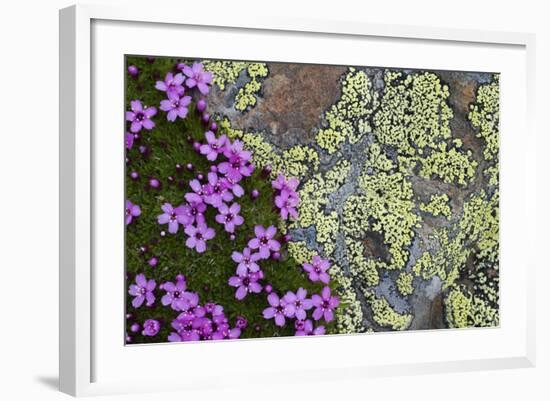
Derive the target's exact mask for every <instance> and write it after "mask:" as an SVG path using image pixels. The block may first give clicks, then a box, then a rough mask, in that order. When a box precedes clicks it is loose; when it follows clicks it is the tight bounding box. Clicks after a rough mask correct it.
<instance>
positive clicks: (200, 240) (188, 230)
mask: <svg viewBox="0 0 550 401" xmlns="http://www.w3.org/2000/svg"><path fill="white" fill-rule="evenodd" d="M185 234H187V235H188V236H189V238H187V241H185V245H186V246H187V247H188V248H190V249H196V251H197V252H198V253H203V252H204V251H206V241H208V240H210V239H212V238H214V236H215V235H216V232H215V231H214V229H213V228H210V227H207V226H206V224H205V223H199V224H198V225H197V226H196V227H195V226H192V225H189V226H187V227H185Z"/></svg>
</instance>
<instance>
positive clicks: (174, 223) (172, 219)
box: [157, 203, 189, 234]
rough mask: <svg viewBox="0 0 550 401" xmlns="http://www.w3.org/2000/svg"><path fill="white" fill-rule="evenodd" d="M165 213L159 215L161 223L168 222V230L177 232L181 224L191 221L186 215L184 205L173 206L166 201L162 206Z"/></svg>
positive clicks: (158, 218) (172, 232) (173, 232)
mask: <svg viewBox="0 0 550 401" xmlns="http://www.w3.org/2000/svg"><path fill="white" fill-rule="evenodd" d="M161 209H162V211H163V212H164V213H163V214H160V215H158V216H157V221H158V223H159V224H168V232H169V233H171V234H175V233H177V232H178V228H179V225H180V224H182V225H185V223H186V222H188V221H189V219H188V217H187V216H186V215H185V211H186V210H185V208H184V206H178V207H176V208H175V207H173V206H172V205H171V204H169V203H165V204H163V205H162V206H161Z"/></svg>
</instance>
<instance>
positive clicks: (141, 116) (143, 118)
mask: <svg viewBox="0 0 550 401" xmlns="http://www.w3.org/2000/svg"><path fill="white" fill-rule="evenodd" d="M130 108H131V111H127V112H126V121H130V122H131V124H130V131H132V132H134V133H135V132H139V131H141V129H142V128H145V129H146V130H152V129H153V128H154V126H155V123H154V122H153V120H151V118H152V117H153V116H154V115H155V114H157V109H156V108H155V107H147V106H145V107H144V106H143V105H142V104H141V101H140V100H132V101H131V102H130Z"/></svg>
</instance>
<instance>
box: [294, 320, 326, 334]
mask: <svg viewBox="0 0 550 401" xmlns="http://www.w3.org/2000/svg"><path fill="white" fill-rule="evenodd" d="M294 328H295V329H296V334H295V335H297V336H321V335H323V334H325V331H326V330H325V327H324V326H317V327H313V322H312V321H311V320H310V319H307V320H296V322H295V324H294Z"/></svg>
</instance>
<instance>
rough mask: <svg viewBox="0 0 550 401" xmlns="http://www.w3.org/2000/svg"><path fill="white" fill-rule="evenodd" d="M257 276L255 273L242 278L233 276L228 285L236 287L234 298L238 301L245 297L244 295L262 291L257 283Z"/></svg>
mask: <svg viewBox="0 0 550 401" xmlns="http://www.w3.org/2000/svg"><path fill="white" fill-rule="evenodd" d="M258 279H259V275H258V274H257V273H247V274H245V275H243V276H233V277H230V278H229V281H228V282H229V285H230V286H231V287H236V288H237V291H236V292H235V298H237V299H238V300H239V301H240V300H242V299H244V297H246V294H248V293H249V292H250V293H255V294H258V293H260V292H261V291H262V286H261V284H260V283H258Z"/></svg>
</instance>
